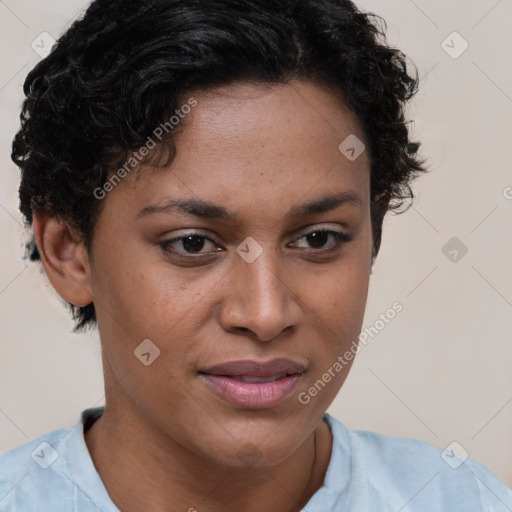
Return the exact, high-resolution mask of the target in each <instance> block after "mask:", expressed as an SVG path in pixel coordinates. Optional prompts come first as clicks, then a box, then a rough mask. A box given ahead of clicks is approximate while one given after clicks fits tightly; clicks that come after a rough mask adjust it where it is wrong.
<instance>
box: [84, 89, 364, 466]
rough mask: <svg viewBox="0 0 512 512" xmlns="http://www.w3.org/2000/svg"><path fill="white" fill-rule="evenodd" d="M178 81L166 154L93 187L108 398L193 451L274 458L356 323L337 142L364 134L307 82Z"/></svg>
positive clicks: (357, 267)
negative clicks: (100, 189)
mask: <svg viewBox="0 0 512 512" xmlns="http://www.w3.org/2000/svg"><path fill="white" fill-rule="evenodd" d="M190 96H193V97H194V98H195V100H196V101H197V105H196V106H195V107H194V108H192V109H191V111H190V113H189V114H188V115H187V116H186V119H184V121H183V122H186V125H185V129H184V130H183V131H182V132H181V133H180V134H179V135H178V137H177V138H176V147H177V156H176V158H175V160H174V161H173V163H172V164H171V165H170V166H169V167H168V168H165V169H163V168H161V169H154V168H151V169H149V168H148V169H147V170H143V173H142V174H141V177H140V178H139V179H135V178H134V176H131V175H129V176H127V177H126V178H125V179H124V180H123V181H122V182H121V183H119V184H118V185H117V186H116V187H115V188H114V189H113V190H112V191H110V192H109V193H108V194H107V195H106V197H105V198H104V199H103V203H102V210H101V214H100V216H99V219H98V223H97V225H96V229H95V233H94V239H93V243H92V248H91V253H90V257H91V261H90V265H91V286H92V290H93V295H94V304H95V308H96V314H97V318H98V325H99V329H100V335H101V341H102V346H103V355H104V365H105V378H106V384H107V388H109V387H112V389H113V391H112V392H110V393H109V394H108V395H107V403H108V402H109V401H110V404H108V406H109V407H116V408H118V410H119V414H123V413H121V411H125V412H124V414H130V415H131V417H132V418H135V417H136V418H137V420H138V421H144V422H146V424H147V425H151V426H152V428H155V429H157V430H158V431H159V432H163V433H165V436H167V437H168V438H169V439H172V440H173V441H174V442H176V443H179V444H180V445H182V446H184V447H186V448H188V449H190V450H192V451H193V452H194V453H196V454H199V455H202V456H204V457H207V458H210V459H212V460H215V461H219V462H222V463H223V464H228V465H232V466H236V465H240V464H243V463H244V461H243V458H244V457H245V455H246V454H247V453H246V452H247V450H249V451H250V450H251V449H254V447H257V452H258V455H257V458H258V459H259V462H258V464H259V465H260V466H271V465H273V464H277V463H279V462H280V461H281V460H283V459H284V458H286V457H287V456H289V455H290V454H291V453H292V452H293V451H294V450H295V449H296V448H297V446H298V445H299V444H300V443H301V442H302V441H303V440H304V439H305V438H306V437H307V436H308V435H309V434H310V433H311V432H312V430H313V429H314V428H315V427H316V426H317V425H318V424H319V422H320V421H321V418H322V415H323V413H324V412H325V410H326V409H327V407H328V406H329V405H330V403H331V402H332V400H333V399H334V397H335V395H336V393H337V392H338V390H339V388H340V387H341V385H342V384H343V382H344V380H345V378H346V377H347V374H348V371H349V369H350V365H351V361H350V360H348V361H345V363H344V364H343V365H341V364H340V363H339V359H338V357H339V356H343V354H344V353H345V352H346V351H347V350H349V349H350V347H351V346H352V347H353V346H354V345H353V342H354V341H356V340H357V336H358V334H359V332H360V330H361V325H362V321H363V315H364V309H365V304H366V298H367V291H368V281H369V274H370V264H371V256H372V236H371V221H370V209H369V191H370V182H369V159H368V157H367V154H366V153H364V152H363V154H361V155H360V156H359V157H358V158H357V159H356V160H354V161H351V160H349V159H348V158H347V157H346V156H344V154H342V153H341V152H340V150H339V149H338V146H339V145H340V143H341V142H342V141H344V140H345V139H346V138H347V137H348V136H349V135H351V134H353V135H356V136H357V137H358V138H359V139H360V140H364V135H363V133H362V130H361V128H360V126H359V123H358V121H357V119H356V117H355V116H354V115H353V114H352V113H351V112H350V111H349V110H348V108H347V107H346V106H345V105H344V104H343V103H342V102H341V101H340V100H339V99H338V98H337V97H336V96H334V95H333V93H331V92H329V91H327V90H324V89H322V88H320V87H319V86H317V85H312V84H309V83H305V82H292V83H290V84H289V85H280V86H273V87H268V86H267V87H264V86H261V85H254V84H242V83H238V84H236V85H231V86H226V87H223V88H219V89H216V90H212V91H208V92H200V93H197V94H190V95H189V96H187V97H186V98H185V100H184V103H186V102H187V100H188V99H189V98H190ZM327 198H330V199H328V200H326V199H327ZM178 200H179V201H182V207H181V208H180V206H179V205H177V204H176V201H178ZM185 203H186V204H185ZM204 203H208V205H205V204H204ZM308 206H309V207H308ZM143 340H150V341H145V342H144V344H143V345H141V343H142V342H143ZM136 354H138V356H139V357H137V355H136ZM141 354H145V355H142V356H141ZM141 360H142V361H141ZM276 360H279V361H277V363H276ZM240 361H242V362H243V363H242V364H229V365H226V364H227V363H232V362H235V363H237V362H240ZM337 361H338V365H336V362H337ZM267 363H276V364H275V365H274V366H273V365H272V364H270V365H268V364H267ZM219 365H221V366H220V367H219ZM340 366H343V368H342V369H340ZM214 367H217V368H214ZM326 372H327V373H328V374H329V376H330V378H329V377H325V374H326ZM319 380H320V381H321V383H319V382H318V381H319ZM117 381H119V383H117ZM315 383H316V386H315ZM312 388H314V389H316V392H315V391H311V389H312ZM248 455H249V456H250V455H251V454H248Z"/></svg>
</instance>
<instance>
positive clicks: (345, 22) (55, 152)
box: [12, 0, 426, 330]
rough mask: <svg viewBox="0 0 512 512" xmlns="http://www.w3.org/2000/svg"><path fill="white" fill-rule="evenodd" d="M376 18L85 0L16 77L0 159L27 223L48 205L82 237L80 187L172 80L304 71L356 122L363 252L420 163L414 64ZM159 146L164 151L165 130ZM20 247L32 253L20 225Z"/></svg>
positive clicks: (95, 183)
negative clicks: (413, 129)
mask: <svg viewBox="0 0 512 512" xmlns="http://www.w3.org/2000/svg"><path fill="white" fill-rule="evenodd" d="M379 22H382V26H381V25H380V23H379ZM385 29H386V24H385V22H384V21H383V20H382V19H381V18H379V17H378V16H376V15H374V14H369V13H368V14H367V13H362V12H360V11H359V10H358V9H357V8H356V6H355V5H354V4H353V3H352V2H351V1H348V0H145V1H142V0H96V1H94V2H93V3H92V4H91V5H90V6H89V8H88V9H87V11H86V13H85V15H84V17H83V18H82V19H80V20H78V21H76V22H75V23H74V24H73V25H72V26H71V28H70V29H69V30H68V31H67V32H66V33H65V34H64V35H62V37H61V38H60V39H59V40H58V42H57V44H56V45H55V47H54V48H53V50H52V52H51V53H50V55H49V56H48V57H46V58H45V59H43V60H42V61H40V62H39V63H38V64H37V66H35V68H34V69H33V70H32V71H31V72H30V73H29V75H28V76H27V79H26V81H25V84H24V92H25V95H26V100H25V101H24V104H23V109H22V113H21V116H20V117H21V129H20V131H19V132H18V133H17V134H16V136H15V138H14V142H13V149H12V159H13V161H14V162H15V163H16V164H17V165H18V166H19V167H20V169H21V185H20V189H19V194H20V210H21V212H22V213H23V215H24V216H25V219H26V224H27V225H28V226H30V225H31V224H32V215H33V212H34V211H50V212H52V213H54V214H56V215H58V216H60V217H61V218H62V219H63V220H65V221H66V222H67V223H68V225H69V226H71V227H72V228H73V229H75V230H76V231H77V232H78V233H79V234H80V236H81V237H82V238H83V240H84V243H85V245H86V247H87V248H88V249H90V244H91V241H92V237H93V230H94V226H95V221H96V219H97V216H98V214H99V209H100V204H101V201H100V200H98V199H97V198H96V197H95V195H94V193H93V191H94V190H95V189H96V188H97V187H101V186H102V185H103V184H104V183H105V181H106V180H107V179H108V178H109V176H111V175H112V172H113V170H115V169H116V168H117V166H118V165H120V163H122V162H123V161H124V160H125V159H126V156H127V154H129V152H131V151H135V150H137V148H140V147H141V146H142V145H143V144H144V142H145V141H146V139H147V137H148V136H150V135H151V134H152V133H153V130H154V129H155V128H156V127H157V126H159V125H160V124H161V123H163V122H165V121H166V120H167V119H168V118H169V116H170V115H172V113H173V112H175V110H176V109H179V107H180V99H181V98H182V97H183V95H184V94H185V93H187V92H188V91H192V90H200V89H209V88H213V87H215V86H221V85H228V84H230V83H233V82H235V81H240V80H244V81H245V80H250V81H255V82H258V83H268V84H274V83H275V84H279V83H281V84H284V83H287V82H289V81H290V80H292V79H303V80H310V81H313V82H314V83H317V84H319V85H325V86H328V87H329V88H330V89H332V90H333V91H335V92H336V94H338V95H339V97H340V98H342V99H343V100H344V101H345V102H346V104H347V105H348V106H349V108H351V110H352V111H353V112H354V113H355V114H356V115H357V116H358V118H359V120H360V121H361V124H362V127H363V129H364V133H365V137H366V143H367V148H368V151H369V156H370V162H371V191H370V192H371V212H372V225H373V229H374V241H375V252H374V254H376V251H378V248H379V246H380V239H381V234H380V233H381V225H382V220H383V218H384V215H385V213H386V212H387V211H388V210H394V211H395V212H398V209H399V208H400V207H401V206H402V204H403V203H404V200H405V199H410V198H412V193H411V189H410V186H409V183H410V182H411V180H412V179H414V178H415V177H416V176H417V175H418V174H419V173H420V172H423V171H425V170H426V169H425V168H424V167H423V164H424V161H422V160H420V159H418V157H417V152H418V148H419V143H418V142H411V141H410V140H409V133H408V130H407V123H406V121H405V116H404V108H405V105H406V102H407V101H408V100H409V99H410V98H412V96H413V95H414V94H415V93H416V91H417V87H418V78H417V72H416V75H415V77H412V76H410V75H409V74H408V70H407V65H406V56H405V55H404V54H403V53H402V52H400V51H399V50H397V49H394V48H391V47H389V45H387V44H386V39H385ZM172 133H173V134H174V133H175V132H172ZM166 146H167V147H168V148H170V150H171V151H170V155H171V160H172V157H173V155H174V154H175V147H174V146H173V143H172V139H171V138H170V137H168V140H166ZM171 160H169V162H170V161H171ZM27 250H28V255H29V256H30V258H31V259H32V260H39V259H40V255H39V252H38V249H37V245H36V243H35V240H34V237H33V236H32V238H31V241H30V242H29V244H28V245H27ZM70 307H71V312H72V314H73V318H74V319H75V320H76V327H75V330H80V329H82V328H85V327H86V326H88V325H89V326H90V325H93V324H95V320H96V316H95V310H94V304H93V303H91V304H89V305H88V306H85V307H75V306H73V305H71V304H70Z"/></svg>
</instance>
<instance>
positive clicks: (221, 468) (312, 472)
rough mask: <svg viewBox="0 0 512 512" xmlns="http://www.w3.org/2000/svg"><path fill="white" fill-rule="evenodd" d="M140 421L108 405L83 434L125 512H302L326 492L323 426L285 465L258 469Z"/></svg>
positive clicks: (326, 442)
mask: <svg viewBox="0 0 512 512" xmlns="http://www.w3.org/2000/svg"><path fill="white" fill-rule="evenodd" d="M118 410H123V409H118ZM136 418H137V417H136V416H134V415H130V414H123V415H122V417H119V415H118V414H114V413H113V412H112V410H111V409H110V408H109V407H108V404H107V405H106V406H105V412H104V414H103V416H102V417H101V418H100V419H98V420H97V421H96V422H95V423H94V425H93V426H92V427H91V428H90V429H89V430H88V431H87V432H86V433H85V441H86V445H87V447H88V449H89V453H90V454H91V458H92V460H93V462H94V465H95V466H96V469H97V471H98V473H99V475H100V477H101V479H102V481H103V483H104V485H105V487H106V489H107V491H108V493H109V495H110V497H111V499H112V501H113V502H114V503H115V504H116V506H117V507H118V508H119V509H120V510H122V511H123V512H132V511H138V510H144V509H145V510H148V509H149V510H154V511H162V512H164V511H171V510H187V511H188V510H190V511H191V512H192V511H194V509H195V510H197V511H199V512H203V511H209V512H217V511H219V512H220V511H223V512H225V511H231V510H233V511H235V510H236V511H238V510H244V511H246V512H253V511H254V512H256V511H258V512H260V511H261V510H268V511H280V512H281V511H282V512H297V511H300V510H301V509H302V508H303V507H304V506H305V505H306V503H307V502H308V501H309V499H310V498H311V496H312V495H313V494H314V493H315V492H316V491H317V490H318V488H319V487H321V485H322V483H323V479H324V476H325V472H326V470H327V466H328V463H329V460H330V454H331V434H330V430H329V428H328V426H327V425H326V423H325V422H322V421H320V422H319V425H318V426H317V427H316V428H315V430H314V431H313V432H311V434H310V435H309V436H308V437H307V438H306V440H305V441H304V442H303V443H302V444H301V445H300V446H299V447H298V448H297V449H296V450H295V451H294V452H293V453H292V455H290V456H289V457H288V458H287V459H285V460H284V461H282V462H281V463H279V464H277V465H275V466H272V467H269V468H255V467H249V466H244V467H239V466H237V467H226V466H225V465H222V464H219V463H218V462H216V461H215V460H212V459H209V458H207V457H206V456H205V455H204V454H203V455H201V454H198V453H194V452H193V451H191V450H189V449H187V448H186V447H184V446H182V445H181V444H180V443H179V442H177V441H176V440H174V439H172V438H171V437H169V436H167V435H165V434H164V433H162V432H161V431H159V429H157V428H156V427H155V426H152V425H149V424H146V423H144V422H141V421H136ZM119 468H123V471H119Z"/></svg>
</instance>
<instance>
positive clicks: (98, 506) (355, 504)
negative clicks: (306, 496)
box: [0, 407, 512, 512]
mask: <svg viewBox="0 0 512 512" xmlns="http://www.w3.org/2000/svg"><path fill="white" fill-rule="evenodd" d="M102 412H103V407H96V408H92V409H86V410H84V411H83V412H82V413H81V416H80V419H79V421H78V422H77V423H76V425H75V426H74V427H72V428H65V429H58V430H53V431H51V432H48V433H46V434H44V435H42V436H40V437H38V438H37V439H34V440H32V441H29V442H28V443H26V444H24V445H22V446H19V447H17V448H14V449H12V450H9V451H7V452H4V453H2V454H0V511H2V512H13V511H16V512H98V511H100V512H119V509H118V508H117V507H116V506H115V505H114V503H113V502H112V500H111V499H110V497H109V495H108V493H107V491H106V489H105V487H104V485H103V482H102V481H101V479H100V476H99V474H98V473H97V471H96V469H95V467H94V464H93V462H92V459H91V456H90V455H89V451H88V449H87V446H86V444H85V441H84V435H83V429H84V425H85V426H86V427H87V426H88V425H91V424H92V423H93V422H94V420H95V419H96V418H98V417H99V415H101V413H102ZM325 418H326V420H327V422H328V424H329V427H330V428H331V431H332V434H333V449H332V454H331V460H330V462H329V467H328V468H327V473H326V475H325V480H324V484H323V486H322V487H321V488H320V489H319V490H318V491H317V492H316V493H315V494H314V495H313V496H312V497H311V499H310V501H309V502H308V504H307V505H306V507H305V508H304V509H303V512H329V511H336V512H338V511H339V512H477V511H478V512H512V490H511V489H509V488H507V487H506V486H505V484H503V483H502V482H501V481H500V480H499V479H498V478H496V476H494V475H493V474H492V473H491V472H490V471H489V470H488V469H487V468H486V467H485V466H483V465H481V464H479V463H477V462H475V461H473V460H471V459H465V460H464V459H463V458H462V457H460V456H458V455H456V454H455V453H453V451H448V452H447V451H445V452H442V451H441V450H439V449H438V448H434V447H433V446H431V445H429V444H427V443H425V442H423V441H418V440H415V439H404V438H399V437H392V436H386V435H383V434H377V433H374V432H368V431H359V430H357V431H356V430H347V429H346V428H345V427H344V426H343V425H342V424H341V423H340V422H339V421H338V420H336V419H335V418H333V417H332V416H330V415H328V414H326V415H325ZM199 512H201V511H199ZM262 512H264V511H262Z"/></svg>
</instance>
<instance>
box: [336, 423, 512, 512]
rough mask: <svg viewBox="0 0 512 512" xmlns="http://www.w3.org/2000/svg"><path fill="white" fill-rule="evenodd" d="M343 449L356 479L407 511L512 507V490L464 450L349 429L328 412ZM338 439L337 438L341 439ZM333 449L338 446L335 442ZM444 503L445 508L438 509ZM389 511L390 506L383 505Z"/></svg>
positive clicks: (502, 508)
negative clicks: (387, 507) (404, 507)
mask: <svg viewBox="0 0 512 512" xmlns="http://www.w3.org/2000/svg"><path fill="white" fill-rule="evenodd" d="M328 421H329V424H330V426H331V427H332V429H333V434H334V438H335V444H337V445H338V450H339V449H340V447H341V444H340V441H341V439H342V438H344V440H345V446H344V447H343V449H345V450H347V451H348V452H349V454H350V465H351V469H350V471H351V474H352V478H353V481H357V484H358V485H359V486H363V487H366V492H367V493H368V494H369V495H373V496H374V497H375V500H377V501H378V500H380V501H381V503H382V506H384V502H385V501H388V502H389V503H392V506H394V507H398V509H400V507H403V506H405V504H406V503H409V506H408V508H407V510H421V509H422V508H425V507H431V508H432V510H434V509H435V510H450V511H459V510H464V511H466V512H470V511H477V510H478V511H495V512H498V511H500V512H501V511H504V512H510V511H511V510H512V491H511V490H510V489H509V488H508V487H507V486H506V485H505V484H504V483H503V482H501V481H500V480H499V479H498V478H497V477H496V476H495V475H494V474H493V473H492V472H491V471H490V470H489V469H488V468H487V467H485V466H484V465H482V464H480V463H478V462H476V461H474V460H472V459H471V458H469V457H468V454H467V453H466V454H464V455H462V453H461V454H460V455H459V454H457V453H456V452H459V451H460V452H462V451H463V450H458V449H457V448H455V451H454V450H452V449H451V448H452V446H451V445H450V446H449V447H448V449H445V450H441V449H439V448H436V447H434V446H432V445H430V444H428V443H426V442H424V441H420V440H417V439H409V438H400V437H394V436H388V435H384V434H379V433H376V432H370V431H365V430H347V429H346V428H345V427H344V426H343V425H342V424H341V423H340V422H339V421H338V420H336V419H334V418H332V417H329V420H328ZM336 438H338V439H336ZM333 449H334V447H333ZM439 507H442V508H439ZM383 509H384V510H385V508H383Z"/></svg>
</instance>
